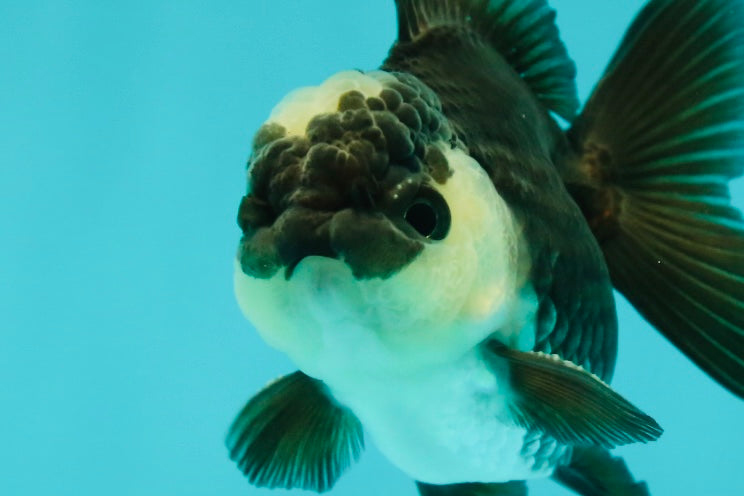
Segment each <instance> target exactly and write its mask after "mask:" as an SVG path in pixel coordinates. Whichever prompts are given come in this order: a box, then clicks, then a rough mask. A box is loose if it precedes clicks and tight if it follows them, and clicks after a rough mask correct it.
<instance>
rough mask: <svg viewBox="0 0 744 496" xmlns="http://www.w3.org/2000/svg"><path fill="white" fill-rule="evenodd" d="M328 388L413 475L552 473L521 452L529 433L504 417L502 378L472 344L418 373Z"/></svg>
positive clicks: (483, 477) (473, 477)
mask: <svg viewBox="0 0 744 496" xmlns="http://www.w3.org/2000/svg"><path fill="white" fill-rule="evenodd" d="M329 386H330V387H331V390H332V391H333V393H334V395H335V396H336V397H337V398H338V399H339V401H341V402H342V403H344V404H346V405H348V406H349V407H351V409H352V410H353V411H354V413H355V414H356V415H357V416H358V417H359V419H360V420H361V421H362V423H363V424H364V426H365V428H366V429H367V431H368V432H369V434H370V435H371V437H372V438H373V440H374V441H375V444H376V445H377V446H378V447H379V449H380V450H381V451H382V452H383V453H384V454H385V455H386V456H387V457H388V458H389V459H390V461H391V462H393V463H394V464H395V465H396V466H398V468H400V469H401V470H403V471H404V472H405V473H406V474H408V475H409V476H410V477H412V478H414V479H416V480H419V481H422V482H427V483H431V484H449V483H458V482H504V481H509V480H516V479H530V478H535V477H545V476H548V475H550V473H552V469H553V467H552V466H546V465H545V464H540V463H538V465H539V466H538V467H536V465H535V458H534V456H529V454H528V456H524V455H523V446H524V440H525V435H526V431H525V429H523V428H521V427H518V426H516V425H515V424H514V423H513V422H512V421H510V419H509V417H508V414H507V411H506V401H507V399H508V394H509V388H508V383H507V382H506V377H499V375H497V374H494V372H493V371H492V370H490V369H489V368H487V367H486V365H485V364H484V363H483V361H482V360H481V359H480V357H479V356H478V352H477V351H475V350H474V351H472V352H470V353H468V354H467V355H465V356H464V357H462V358H461V359H460V360H459V361H457V362H455V363H452V364H450V365H447V366H442V367H440V368H438V369H436V370H428V371H427V372H425V373H424V372H422V373H421V374H420V375H418V376H409V375H407V376H405V377H398V378H393V377H378V378H371V377H351V376H347V377H345V378H344V380H342V381H338V383H337V384H335V385H334V384H329ZM532 454H534V453H532Z"/></svg>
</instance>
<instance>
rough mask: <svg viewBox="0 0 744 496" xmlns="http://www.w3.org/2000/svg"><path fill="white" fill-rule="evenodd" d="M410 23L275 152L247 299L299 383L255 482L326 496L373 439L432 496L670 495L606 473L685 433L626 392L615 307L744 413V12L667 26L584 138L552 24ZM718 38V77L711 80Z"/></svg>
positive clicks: (464, 12)
mask: <svg viewBox="0 0 744 496" xmlns="http://www.w3.org/2000/svg"><path fill="white" fill-rule="evenodd" d="M681 4H690V5H681ZM396 6H397V9H398V21H399V33H398V41H397V42H396V43H395V44H394V45H393V48H392V49H391V51H390V53H389V55H388V58H387V59H386V60H385V62H384V63H383V65H382V67H381V69H380V70H377V71H370V72H360V71H347V72H342V73H339V74H337V75H335V76H333V77H331V78H330V79H328V80H327V81H326V82H324V83H323V84H321V85H320V86H317V87H310V88H303V89H301V90H298V91H295V92H293V93H291V94H290V95H288V96H287V97H285V99H284V100H283V101H282V102H280V103H279V104H278V105H277V106H276V107H275V109H274V111H273V112H272V114H271V116H270V117H269V119H268V120H267V122H266V123H265V124H264V125H263V126H262V127H261V129H260V130H259V131H258V133H257V134H256V137H255V139H254V146H253V153H252V156H251V159H250V162H249V178H248V191H247V194H246V196H245V197H244V198H243V200H242V201H241V206H240V210H239V214H238V223H239V225H240V227H241V229H242V231H243V237H242V239H241V243H240V246H239V250H238V255H237V257H236V261H235V290H236V296H237V299H238V302H239V305H240V307H241V309H242V310H243V312H244V314H245V315H246V317H247V318H248V319H249V320H250V321H251V323H252V324H253V325H254V326H255V328H256V329H257V330H258V332H259V334H260V335H261V336H262V338H263V339H264V340H265V341H266V342H267V343H268V344H269V345H271V346H273V347H275V348H277V349H279V350H281V351H283V352H285V353H286V354H287V355H288V356H289V357H290V358H291V359H292V360H293V362H294V363H295V364H296V365H297V366H298V368H299V369H300V371H298V372H296V373H294V374H291V375H289V376H286V377H285V378H282V379H279V380H278V381H276V382H275V383H272V384H271V385H269V386H267V388H266V389H264V390H263V391H262V392H260V393H259V394H258V395H256V396H255V397H254V398H253V399H252V400H250V401H249V402H248V404H247V405H246V407H245V408H244V409H243V411H242V412H241V413H240V415H239V416H238V418H237V419H236V421H235V423H234V425H233V427H232V428H231V431H230V434H229V435H228V441H227V444H228V447H229V448H230V450H231V456H232V458H233V459H235V460H236V461H237V462H238V465H239V467H240V468H241V470H242V471H243V472H244V473H245V474H246V475H247V476H248V478H249V479H250V480H251V482H253V483H255V484H257V485H259V486H268V487H286V488H291V487H301V488H305V489H314V490H317V491H325V490H328V489H329V488H330V487H332V485H333V483H334V482H335V480H336V479H337V477H338V476H339V475H340V473H341V472H342V471H343V470H344V469H345V468H346V467H347V466H348V465H349V464H350V463H351V462H352V461H353V460H354V459H356V457H357V456H358V455H359V452H360V450H361V446H362V444H363V437H362V430H361V429H362V426H364V428H365V429H366V430H367V431H368V432H369V434H370V435H371V437H372V438H373V439H374V440H375V443H376V444H377V445H378V447H379V448H380V450H381V451H382V452H383V453H384V454H385V455H386V456H387V457H388V459H390V461H391V462H392V463H394V464H395V465H396V466H398V467H399V468H400V469H401V470H403V471H404V472H405V473H407V474H408V475H410V476H411V477H412V478H414V479H415V480H417V481H418V483H419V490H420V492H421V493H422V494H425V495H427V494H432V495H434V494H453V495H467V494H494V495H495V494H525V491H526V489H524V485H523V483H521V482H512V481H523V480H527V479H531V478H536V477H545V476H550V475H553V476H554V477H555V478H556V479H557V480H558V481H559V482H561V483H563V484H564V485H566V486H567V487H570V488H573V489H575V490H577V491H579V492H581V491H589V490H588V489H587V487H589V488H590V490H591V491H594V492H591V493H589V492H582V494H605V492H601V491H603V489H602V487H604V490H607V488H608V487H610V486H611V489H612V491H614V492H612V494H647V490H646V489H645V485H643V484H642V483H637V482H635V481H634V480H633V478H632V476H631V475H630V474H629V473H628V471H627V469H626V468H625V467H624V464H623V463H622V462H621V461H619V460H618V459H615V458H613V457H612V456H611V455H609V454H608V452H607V450H608V449H611V448H613V447H615V446H618V445H622V444H627V443H630V442H638V441H641V442H647V441H651V440H654V439H656V438H658V436H659V435H660V434H661V428H660V427H659V426H658V424H656V422H655V421H654V420H653V419H652V418H651V417H649V416H647V415H646V414H644V413H643V412H641V411H640V410H639V409H638V408H636V407H635V406H633V405H632V404H631V403H629V402H628V401H627V400H625V399H624V398H623V397H622V396H621V395H619V394H618V393H617V392H615V391H613V390H612V389H611V388H610V386H609V385H608V383H609V382H610V380H611V378H612V373H613V369H614V363H615V357H616V353H617V318H616V314H615V306H614V300H613V295H612V290H613V287H617V288H618V289H620V290H621V291H623V292H624V293H625V294H626V296H627V297H628V298H629V300H630V301H631V302H633V303H634V304H635V305H636V306H637V307H638V308H639V310H640V311H641V312H642V313H643V314H644V315H645V316H646V317H647V318H648V319H649V321H650V322H651V323H652V324H654V325H655V326H656V327H657V328H658V329H659V330H660V331H661V332H663V333H665V334H666V335H667V336H668V337H669V338H670V340H672V342H673V343H675V344H676V345H677V346H678V347H680V349H682V350H683V351H685V353H687V354H688V356H690V357H691V358H692V359H693V360H694V361H696V362H697V363H698V364H699V365H701V367H702V368H703V369H704V370H705V371H706V372H708V373H709V374H711V375H712V376H713V377H715V378H716V379H717V380H719V382H721V383H722V384H723V385H724V386H726V387H728V388H729V389H731V390H732V391H733V392H734V393H736V394H738V395H740V396H741V395H742V384H744V365H743V364H744V359H743V358H742V356H741V350H742V349H744V347H737V346H738V343H739V342H740V341H742V338H741V336H742V335H744V332H743V331H742V328H743V326H744V322H743V321H742V317H741V314H740V313H737V308H739V307H741V308H744V305H743V304H742V301H744V288H742V286H741V285H740V282H738V281H740V280H741V279H740V278H741V276H742V274H744V258H742V254H743V253H744V252H742V251H741V250H740V249H739V248H740V247H741V248H744V235H742V233H743V232H744V230H742V222H741V214H740V213H739V212H737V211H736V210H735V209H733V208H731V207H730V206H727V202H728V197H727V194H728V193H727V188H726V181H728V179H729V178H730V177H733V176H735V175H738V174H740V173H741V172H742V167H744V165H743V162H744V161H743V160H742V157H741V155H742V153H741V150H739V151H738V152H732V151H731V148H730V143H731V140H732V138H736V137H740V136H739V135H741V134H742V126H741V122H742V117H743V116H744V111H739V109H742V110H744V96H742V95H741V94H740V93H736V90H732V87H733V86H735V83H734V81H735V80H736V77H738V76H740V75H742V74H741V73H742V72H744V69H742V66H744V60H742V57H741V54H742V47H743V46H744V41H742V38H743V37H744V34H743V33H742V28H741V27H737V26H736V25H735V24H732V23H731V22H728V21H726V18H725V17H723V16H721V15H720V10H721V9H722V8H723V9H724V10H726V9H727V10H729V11H733V12H744V3H743V2H741V1H736V0H730V1H725V0H719V1H715V0H708V1H699V2H692V1H683V2H678V3H673V2H669V1H663V0H653V1H651V2H649V5H648V6H647V7H646V8H645V9H644V11H643V12H642V13H641V14H640V15H639V18H638V20H637V21H636V23H635V24H634V26H633V27H631V29H630V30H629V35H628V36H627V37H626V40H625V41H624V42H623V44H621V48H620V50H619V51H618V54H617V55H616V57H615V59H613V61H612V62H611V64H610V67H609V68H608V70H607V72H606V75H605V77H604V78H603V79H602V81H601V82H600V83H599V84H598V86H597V89H595V92H594V94H593V95H592V97H591V99H590V101H589V102H588V103H587V104H586V106H585V108H584V110H583V111H582V112H581V114H579V115H578V116H576V111H577V109H578V100H577V98H576V94H575V91H576V90H575V86H574V83H573V76H574V72H575V69H574V67H573V63H572V62H571V61H570V59H569V58H568V56H567V54H566V51H565V48H564V47H563V45H562V43H561V42H560V39H559V38H558V33H557V30H556V28H555V26H554V25H553V16H554V13H553V11H552V10H550V9H549V8H548V6H547V4H546V3H545V2H544V1H541V0H532V1H526V2H511V1H508V0H503V1H496V0H494V1H490V2H487V1H480V0H444V1H440V2H436V1H433V0H398V1H397V2H396ZM686 8H687V10H685V9H686ZM680 9H681V10H680ZM681 12H686V13H685V15H684V16H683V18H682V22H683V24H684V23H687V25H686V26H687V28H689V30H691V32H692V33H693V35H691V36H690V37H689V39H687V41H686V43H684V44H679V43H678V44H677V45H676V46H677V51H676V52H675V51H674V49H673V47H674V46H675V45H674V44H673V43H672V44H669V45H664V46H663V47H659V49H658V51H659V52H660V51H661V50H662V48H664V47H667V48H668V50H669V51H670V52H671V53H670V55H669V56H670V59H671V61H672V62H675V63H676V64H677V65H681V66H682V67H680V68H677V69H678V74H677V75H676V76H669V77H670V78H671V79H670V83H669V84H670V85H671V87H672V92H671V94H664V92H659V91H658V90H654V89H653V88H652V87H649V81H658V80H660V79H661V78H662V76H668V73H669V71H671V68H672V67H673V65H674V64H672V62H670V63H669V64H667V65H664V64H661V63H654V62H653V57H651V59H652V61H645V62H644V61H643V60H642V59H641V58H639V57H640V55H639V54H640V53H642V52H644V51H645V47H647V46H648V41H649V40H651V39H654V37H658V36H659V32H665V30H666V31H669V32H670V33H671V34H670V35H669V36H670V37H671V38H672V39H673V38H674V36H675V35H676V36H681V35H679V34H678V33H679V32H678V31H676V30H674V29H672V28H671V25H672V24H673V23H674V22H675V20H676V19H678V18H679V16H680V13H681ZM711 36H712V37H713V38H716V36H717V37H718V38H720V39H721V42H720V44H719V45H718V47H719V56H718V57H711V58H710V59H705V58H703V57H701V56H698V54H699V53H701V52H705V49H706V45H705V42H707V41H710V38H711ZM697 38H699V39H697ZM670 43H671V41H670ZM680 47H681V48H680ZM685 50H687V51H685ZM644 53H645V52H644ZM693 55H695V56H696V57H693ZM685 64H687V65H685ZM631 69H633V70H631ZM713 76H716V77H717V79H716V81H717V83H716V84H717V85H716V84H714V85H712V86H711V85H708V86H707V87H706V88H707V91H708V92H709V93H710V95H708V96H706V95H700V94H699V93H698V94H697V95H698V96H695V95H696V93H695V92H694V91H693V90H694V89H695V88H701V87H702V86H701V85H702V84H703V83H704V82H705V81H710V78H711V77H713ZM662 97H666V103H665V104H660V103H659V101H660V100H659V98H662ZM623 99H625V100H623ZM726 99H728V100H729V101H728V105H718V104H719V102H723V101H725V100H726ZM623 101H624V102H626V103H627V105H626V106H625V107H622V106H621V107H617V105H618V102H623ZM732 104H733V105H732ZM736 105H739V107H736ZM696 112H697V114H696ZM737 112H738V113H737ZM555 115H558V116H561V117H563V118H564V119H566V120H568V121H570V122H571V123H572V124H571V127H570V129H569V130H568V132H564V131H563V130H562V129H561V128H560V126H559V125H558V124H557V122H556V119H555ZM701 122H703V123H704V125H701V124H700V123H701ZM737 122H738V123H739V126H738V127H737V126H736V125H734V124H735V123H737ZM732 123H734V124H732ZM641 131H645V133H646V134H643V133H642V132H641ZM737 133H738V134H737ZM646 137H648V139H647V138H646ZM652 138H653V139H652ZM701 210H703V211H705V212H707V213H706V214H705V215H702V216H701V215H700V213H699V212H700V211H701ZM683 232H684V233H686V237H683V238H682V240H680V236H682V233H683ZM662 260H663V262H664V265H663V266H662V267H658V264H661V261H662ZM654 264H656V265H654ZM649 267H650V269H649ZM639 269H643V270H644V273H640V272H641V271H640V270H639ZM649 270H652V271H653V272H652V273H648V271H649ZM647 278H650V279H652V280H654V281H655V282H656V284H657V288H654V289H650V288H649V286H648V285H647V284H645V282H646V279H647ZM716 286H717V287H720V288H726V291H721V290H716V289H714V288H715V287H716ZM659 289H661V291H659ZM683 303H686V304H687V306H684V305H682V304H683ZM705 324H708V327H704V325H705ZM711 343H713V344H714V345H711ZM608 474H612V477H610V479H611V480H609V481H608V480H602V477H604V479H607V475H608ZM577 481H583V482H577ZM582 488H583V489H582ZM442 491H444V492H442Z"/></svg>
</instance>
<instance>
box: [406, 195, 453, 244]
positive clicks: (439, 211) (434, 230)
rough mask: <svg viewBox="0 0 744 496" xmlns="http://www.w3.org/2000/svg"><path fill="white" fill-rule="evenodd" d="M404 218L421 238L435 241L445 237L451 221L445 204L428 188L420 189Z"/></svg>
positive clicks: (439, 196)
mask: <svg viewBox="0 0 744 496" xmlns="http://www.w3.org/2000/svg"><path fill="white" fill-rule="evenodd" d="M404 218H405V219H406V222H408V224H410V225H411V227H413V228H414V229H415V230H416V232H418V233H419V234H420V235H421V236H423V237H425V238H428V239H433V240H435V241H440V240H442V239H444V238H445V237H446V236H447V233H448V232H449V228H450V223H451V221H452V217H451V215H450V210H449V206H448V205H447V202H446V201H444V198H442V195H440V194H439V193H438V192H437V191H436V190H434V189H433V188H431V187H429V186H422V187H421V189H420V190H419V193H418V195H417V196H416V198H415V199H414V200H413V202H412V203H411V205H410V206H409V207H408V210H406V213H405V215H404Z"/></svg>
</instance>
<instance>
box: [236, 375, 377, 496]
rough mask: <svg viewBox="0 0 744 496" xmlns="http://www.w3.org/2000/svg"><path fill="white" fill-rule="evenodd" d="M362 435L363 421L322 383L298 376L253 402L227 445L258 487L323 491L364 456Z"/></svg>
mask: <svg viewBox="0 0 744 496" xmlns="http://www.w3.org/2000/svg"><path fill="white" fill-rule="evenodd" d="M363 436H364V433H363V431H362V425H361V424H360V423H359V420H358V419H357V418H356V417H355V416H354V414H352V413H351V412H350V411H349V410H347V409H346V408H343V407H341V406H339V405H338V404H336V403H335V402H334V401H333V399H332V398H331V397H330V396H329V395H328V393H327V390H326V388H325V386H324V385H323V383H322V382H321V381H318V380H315V379H312V378H310V377H308V376H306V375H305V374H303V373H302V372H295V373H293V374H290V375H288V376H285V377H282V378H281V379H278V380H277V381H275V382H273V383H272V384H270V385H268V386H267V387H266V388H264V389H263V390H262V391H261V392H259V393H258V394H257V395H256V396H254V397H253V398H251V399H250V401H248V404H247V405H246V406H245V407H244V408H243V410H242V411H241V412H240V414H238V416H237V418H236V419H235V422H234V423H233V425H232V427H230V431H229V433H228V435H227V440H226V444H227V448H228V449H229V450H230V458H231V459H232V460H233V461H235V462H237V464H238V467H239V468H240V470H241V471H242V472H243V473H244V474H245V476H246V477H248V479H249V480H250V482H251V483H252V484H254V485H256V486H258V487H268V488H285V489H291V488H301V489H307V490H312V491H317V492H324V491H327V490H329V489H331V487H333V484H334V483H335V482H336V480H337V479H338V477H339V476H340V475H341V473H342V472H343V471H344V470H345V469H346V468H347V467H348V466H349V465H351V463H352V462H354V461H356V460H357V459H358V458H359V455H360V453H361V451H362V449H363V447H364V437H363Z"/></svg>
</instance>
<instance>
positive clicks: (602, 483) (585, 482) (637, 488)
mask: <svg viewBox="0 0 744 496" xmlns="http://www.w3.org/2000/svg"><path fill="white" fill-rule="evenodd" d="M553 479H555V480H556V481H557V482H559V483H560V484H562V485H563V486H566V487H567V488H569V489H571V490H573V491H574V492H576V493H577V494H580V495H581V496H650V493H649V491H648V486H646V483H645V482H638V481H636V480H635V479H633V475H632V474H631V473H630V471H629V470H628V467H627V465H625V462H624V461H623V459H622V458H620V457H615V456H612V455H611V454H610V452H609V451H607V450H606V449H602V448H597V447H594V446H588V447H583V446H582V447H576V448H574V451H573V456H572V458H571V462H570V463H569V464H568V465H563V466H560V467H558V468H556V470H555V472H554V473H553Z"/></svg>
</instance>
